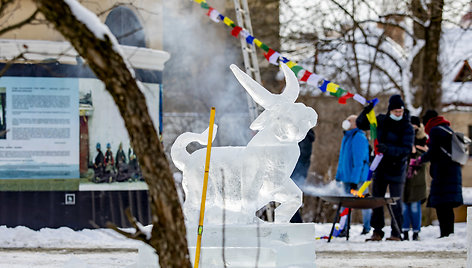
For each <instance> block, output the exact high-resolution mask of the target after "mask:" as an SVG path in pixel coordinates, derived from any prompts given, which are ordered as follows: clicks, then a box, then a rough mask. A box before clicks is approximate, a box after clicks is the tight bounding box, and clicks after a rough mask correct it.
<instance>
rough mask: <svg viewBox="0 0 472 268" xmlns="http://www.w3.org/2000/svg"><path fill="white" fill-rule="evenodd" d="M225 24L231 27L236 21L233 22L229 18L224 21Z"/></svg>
mask: <svg viewBox="0 0 472 268" xmlns="http://www.w3.org/2000/svg"><path fill="white" fill-rule="evenodd" d="M223 22H224V23H225V24H226V25H228V26H231V24H234V21H232V20H231V19H230V18H228V17H225V18H224V19H223Z"/></svg>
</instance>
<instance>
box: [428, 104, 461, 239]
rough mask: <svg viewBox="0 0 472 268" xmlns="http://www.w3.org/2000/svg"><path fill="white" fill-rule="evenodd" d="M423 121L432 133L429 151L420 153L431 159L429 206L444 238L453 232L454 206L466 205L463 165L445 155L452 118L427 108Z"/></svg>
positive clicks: (448, 144)
mask: <svg viewBox="0 0 472 268" xmlns="http://www.w3.org/2000/svg"><path fill="white" fill-rule="evenodd" d="M423 123H424V124H425V131H426V133H427V134H428V135H429V140H428V147H429V150H428V151H427V152H426V153H424V154H423V155H422V156H421V162H428V161H431V166H430V175H431V177H432V178H433V180H432V181H431V189H430V192H429V197H428V203H427V206H428V207H433V208H435V209H436V214H437V216H438V221H439V229H440V231H441V237H445V236H449V235H450V234H453V233H454V210H453V208H455V207H458V206H460V205H462V204H463V200H462V172H461V166H460V164H458V163H456V162H454V161H452V159H451V157H450V156H448V155H447V154H446V152H448V153H449V154H450V153H451V139H452V135H451V134H452V130H451V128H450V127H449V125H450V123H449V121H447V120H446V119H444V117H442V116H438V113H437V112H436V111H434V110H428V111H427V112H426V114H425V115H424V117H423ZM443 150H445V151H446V152H444V151H443Z"/></svg>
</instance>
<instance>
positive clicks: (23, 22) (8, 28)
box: [0, 10, 39, 35]
mask: <svg viewBox="0 0 472 268" xmlns="http://www.w3.org/2000/svg"><path fill="white" fill-rule="evenodd" d="M38 13H39V11H38V10H35V11H34V12H33V14H31V15H30V16H29V17H28V18H26V19H24V20H22V21H20V22H18V23H15V24H13V25H10V26H8V27H5V28H3V29H0V35H2V34H4V33H6V32H9V31H11V30H13V29H17V28H21V27H23V26H25V25H26V24H30V23H31V22H33V21H34V20H35V19H36V15H37V14H38Z"/></svg>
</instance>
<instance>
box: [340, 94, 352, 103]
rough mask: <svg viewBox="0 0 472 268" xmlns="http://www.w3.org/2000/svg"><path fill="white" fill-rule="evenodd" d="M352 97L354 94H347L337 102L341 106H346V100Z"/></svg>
mask: <svg viewBox="0 0 472 268" xmlns="http://www.w3.org/2000/svg"><path fill="white" fill-rule="evenodd" d="M352 97H354V94H352V93H350V92H348V93H347V94H346V95H344V96H342V97H341V98H339V99H338V102H339V103H341V104H346V101H347V99H349V98H352Z"/></svg>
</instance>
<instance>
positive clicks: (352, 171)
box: [336, 115, 372, 234]
mask: <svg viewBox="0 0 472 268" xmlns="http://www.w3.org/2000/svg"><path fill="white" fill-rule="evenodd" d="M356 119H357V116H356V115H350V116H349V117H348V118H347V119H346V120H344V121H343V125H342V126H343V129H344V130H345V131H346V132H345V133H344V137H343V140H342V143H341V151H340V152H339V160H338V170H337V172H336V180H337V181H340V182H342V183H343V185H344V190H345V191H346V192H347V193H350V192H351V189H355V190H357V189H358V188H359V187H360V186H361V184H362V183H364V181H366V180H367V175H368V173H369V141H368V140H367V138H366V136H365V134H364V131H362V130H360V129H358V128H357V126H356ZM371 214H372V210H370V209H363V210H362V218H363V222H364V228H363V230H362V233H361V234H367V233H368V232H369V231H370V217H371Z"/></svg>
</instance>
